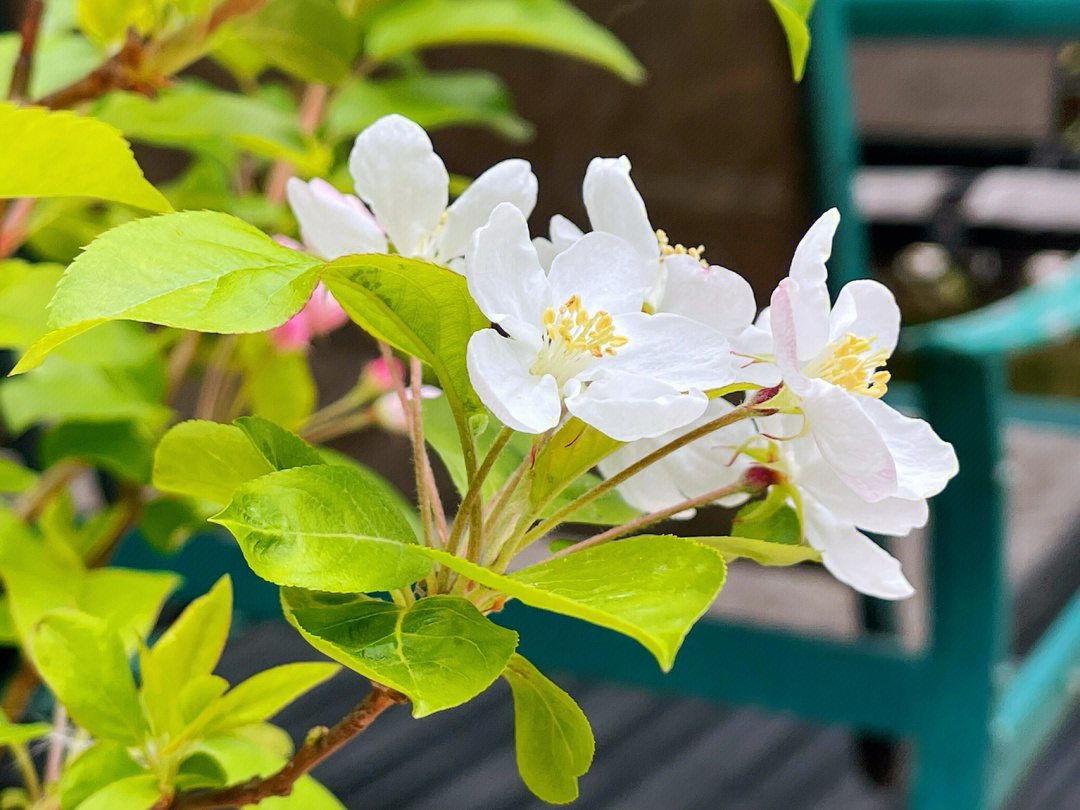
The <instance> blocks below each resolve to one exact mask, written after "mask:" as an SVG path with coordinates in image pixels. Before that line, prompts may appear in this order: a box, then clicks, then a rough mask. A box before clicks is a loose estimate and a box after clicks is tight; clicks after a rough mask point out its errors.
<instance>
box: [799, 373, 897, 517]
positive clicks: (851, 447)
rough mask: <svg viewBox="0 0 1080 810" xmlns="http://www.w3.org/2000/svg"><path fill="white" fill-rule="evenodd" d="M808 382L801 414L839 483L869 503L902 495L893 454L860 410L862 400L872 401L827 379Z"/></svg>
mask: <svg viewBox="0 0 1080 810" xmlns="http://www.w3.org/2000/svg"><path fill="white" fill-rule="evenodd" d="M808 383H809V390H808V392H807V393H806V394H801V395H800V400H801V401H800V405H801V407H802V412H803V414H804V415H805V416H806V424H807V427H809V428H810V432H811V433H812V434H813V435H814V439H815V440H816V441H817V446H818V449H819V450H821V455H822V456H824V458H825V460H826V461H827V462H828V463H829V465H830V466H831V467H832V468H833V469H834V470H836V474H837V475H838V476H840V480H841V481H843V482H844V483H845V484H847V485H848V486H849V487H851V488H852V489H853V490H855V492H856V493H858V494H859V495H860V496H861V497H863V498H865V499H866V500H868V501H880V500H881V499H882V498H888V497H890V496H892V495H897V494H900V493H898V491H897V471H896V464H895V462H894V461H893V454H892V453H891V452H890V448H889V447H888V445H886V443H885V439H884V438H883V436H882V433H881V431H880V430H879V429H878V427H877V425H875V424H874V422H873V421H872V420H871V419H870V417H869V416H867V414H866V412H865V411H863V409H862V408H861V407H860V405H861V403H860V402H859V400H870V399H872V398H871V397H863V396H859V395H858V394H851V393H849V392H848V391H845V390H844V389H843V388H839V387H837V386H835V385H832V384H830V383H827V382H825V381H824V380H809V381H808Z"/></svg>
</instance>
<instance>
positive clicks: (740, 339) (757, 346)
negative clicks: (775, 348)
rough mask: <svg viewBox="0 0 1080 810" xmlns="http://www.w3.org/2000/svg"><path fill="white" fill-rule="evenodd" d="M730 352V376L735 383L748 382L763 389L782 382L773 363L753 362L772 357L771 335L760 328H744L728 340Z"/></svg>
mask: <svg viewBox="0 0 1080 810" xmlns="http://www.w3.org/2000/svg"><path fill="white" fill-rule="evenodd" d="M730 343H731V351H732V372H731V373H732V376H733V377H734V378H735V380H736V382H748V383H753V384H754V385H760V386H762V387H763V388H764V387H767V386H771V385H779V384H780V382H781V381H782V380H783V376H782V375H781V374H780V369H779V368H777V366H776V364H775V363H771V362H768V361H763V360H755V359H754V358H755V357H762V356H764V357H771V356H772V335H771V334H770V333H769V332H767V331H766V330H764V329H762V328H761V327H760V326H757V325H752V326H748V327H746V329H744V330H743V331H742V332H740V333H739V334H737V335H734V336H732V337H731V338H730Z"/></svg>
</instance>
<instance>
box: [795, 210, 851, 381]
mask: <svg viewBox="0 0 1080 810" xmlns="http://www.w3.org/2000/svg"><path fill="white" fill-rule="evenodd" d="M839 224H840V214H839V212H838V211H837V210H836V209H835V208H832V209H830V210H828V211H826V212H825V213H824V214H822V215H821V217H820V218H819V219H818V221H817V222H815V223H814V224H813V225H812V226H810V230H809V231H807V232H806V235H805V236H804V237H803V238H802V241H800V242H799V245H798V247H796V248H795V256H794V258H792V260H791V273H790V274H789V275H790V278H791V280H792V281H794V282H795V283H796V284H797V285H798V294H797V295H795V296H793V297H792V302H791V304H792V311H793V312H794V316H795V333H796V337H797V339H798V347H799V359H800V360H803V361H806V360H809V359H811V358H812V357H814V355H816V354H817V353H818V352H820V351H821V350H822V349H823V348H825V344H826V343H827V342H828V334H829V288H828V287H827V286H826V284H825V281H826V279H827V278H828V269H827V268H826V267H825V262H827V261H828V260H829V255H830V254H831V253H832V239H833V234H835V233H836V226H837V225H839Z"/></svg>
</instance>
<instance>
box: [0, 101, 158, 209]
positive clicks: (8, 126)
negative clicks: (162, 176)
mask: <svg viewBox="0 0 1080 810" xmlns="http://www.w3.org/2000/svg"><path fill="white" fill-rule="evenodd" d="M0 155H3V156H4V160H3V165H2V166H0V197H96V198H98V199H102V200H112V201H113V202H121V203H126V204H127V205H133V206H135V207H136V208H145V209H146V210H148V211H159V212H160V211H171V210H172V207H171V206H170V205H169V203H168V201H167V200H166V199H165V198H164V197H162V196H161V193H160V192H159V191H158V190H157V189H155V188H154V187H153V186H152V185H150V183H149V182H147V180H146V178H145V177H143V173H142V170H141V169H140V168H139V165H138V164H137V163H136V162H135V158H134V157H133V156H132V154H131V147H130V146H128V144H127V141H125V140H124V138H123V136H121V134H120V132H119V131H118V130H116V129H115V128H114V127H111V126H109V125H108V124H104V123H102V122H101V121H95V120H94V119H93V118H82V117H80V116H78V115H75V114H74V113H70V112H52V111H49V110H45V109H42V108H40V107H14V106H12V105H11V104H8V103H5V102H0Z"/></svg>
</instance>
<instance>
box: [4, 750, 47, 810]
mask: <svg viewBox="0 0 1080 810" xmlns="http://www.w3.org/2000/svg"><path fill="white" fill-rule="evenodd" d="M11 758H12V759H14V760H15V767H17V768H18V769H19V773H20V775H21V776H22V780H23V784H24V785H26V792H27V793H28V794H29V795H30V802H31V804H32V803H34V802H36V801H37V800H38V799H40V798H41V780H40V779H38V775H37V771H36V770H35V769H34V760H32V759H31V758H30V754H29V753H28V752H27V750H26V746H25V745H23V744H22V743H19V744H17V745H12V746H11Z"/></svg>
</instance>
